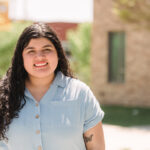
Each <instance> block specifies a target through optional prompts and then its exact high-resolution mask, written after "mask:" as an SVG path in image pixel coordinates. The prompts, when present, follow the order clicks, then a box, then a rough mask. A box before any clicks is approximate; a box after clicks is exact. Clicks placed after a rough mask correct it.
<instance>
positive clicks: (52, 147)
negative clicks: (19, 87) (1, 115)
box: [0, 72, 104, 150]
mask: <svg viewBox="0 0 150 150" xmlns="http://www.w3.org/2000/svg"><path fill="white" fill-rule="evenodd" d="M25 99H26V105H25V106H24V107H23V109H21V111H20V112H19V118H15V119H13V121H12V123H11V124H10V126H9V130H8V131H7V137H8V139H9V140H8V142H7V143H6V142H5V141H0V150H86V148H85V144H84V139H83V133H84V132H86V131H87V130H89V129H90V128H92V127H94V126H95V125H96V124H98V123H99V122H100V121H101V120H102V118H103V116H104V112H103V111H102V110H101V108H100V105H99V103H98V101H97V100H96V98H95V97H94V95H93V93H92V92H91V90H90V88H89V87H88V86H87V85H86V84H84V83H83V82H81V81H79V80H77V79H73V78H70V77H66V76H64V75H63V74H62V73H61V72H58V73H57V75H56V77H55V79H54V81H53V83H52V84H51V86H50V88H49V89H48V91H47V92H46V94H45V95H44V96H43V97H42V99H41V100H40V102H37V101H36V100H35V99H34V98H33V96H32V95H31V93H30V92H29V91H28V89H27V88H26V90H25Z"/></svg>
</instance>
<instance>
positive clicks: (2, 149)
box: [0, 141, 9, 150]
mask: <svg viewBox="0 0 150 150" xmlns="http://www.w3.org/2000/svg"><path fill="white" fill-rule="evenodd" d="M0 150H9V149H8V147H7V145H6V144H5V143H4V142H3V141H0Z"/></svg>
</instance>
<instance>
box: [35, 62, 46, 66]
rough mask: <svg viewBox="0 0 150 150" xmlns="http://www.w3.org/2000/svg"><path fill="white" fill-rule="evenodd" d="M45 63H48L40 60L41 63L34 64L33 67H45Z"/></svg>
mask: <svg viewBox="0 0 150 150" xmlns="http://www.w3.org/2000/svg"><path fill="white" fill-rule="evenodd" d="M46 65H48V63H47V62H41V63H36V64H34V67H45V66H46Z"/></svg>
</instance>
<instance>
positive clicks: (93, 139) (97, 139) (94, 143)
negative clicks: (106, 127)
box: [83, 122, 105, 150]
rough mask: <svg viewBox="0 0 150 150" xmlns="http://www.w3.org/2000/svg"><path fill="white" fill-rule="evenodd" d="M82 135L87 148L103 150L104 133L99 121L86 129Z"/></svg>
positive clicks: (88, 149) (89, 149)
mask: <svg viewBox="0 0 150 150" xmlns="http://www.w3.org/2000/svg"><path fill="white" fill-rule="evenodd" d="M83 137H84V141H85V145H86V149H87V150H105V142H104V133H103V128H102V123H101V122H100V123H98V124H97V125H96V126H95V127H93V128H91V129H89V130H88V131H86V132H85V133H84V134H83Z"/></svg>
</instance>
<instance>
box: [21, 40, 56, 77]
mask: <svg viewBox="0 0 150 150" xmlns="http://www.w3.org/2000/svg"><path fill="white" fill-rule="evenodd" d="M22 56H23V62H24V68H25V70H26V71H27V73H28V76H29V78H30V77H32V78H33V77H34V78H45V77H50V76H52V77H53V76H54V71H55V69H56V68H57V64H58V55H57V51H56V48H55V46H54V45H53V44H52V42H51V41H50V40H48V39H47V38H37V39H31V40H30V42H29V44H28V45H27V46H26V47H25V48H24V50H23V53H22Z"/></svg>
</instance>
